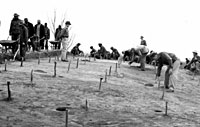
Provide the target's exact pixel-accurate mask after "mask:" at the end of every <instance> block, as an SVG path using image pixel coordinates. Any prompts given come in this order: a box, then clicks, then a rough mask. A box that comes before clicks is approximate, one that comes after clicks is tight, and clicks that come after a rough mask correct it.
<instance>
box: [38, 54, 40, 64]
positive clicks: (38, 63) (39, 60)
mask: <svg viewBox="0 0 200 127" xmlns="http://www.w3.org/2000/svg"><path fill="white" fill-rule="evenodd" d="M38 64H40V54H39V55H38Z"/></svg>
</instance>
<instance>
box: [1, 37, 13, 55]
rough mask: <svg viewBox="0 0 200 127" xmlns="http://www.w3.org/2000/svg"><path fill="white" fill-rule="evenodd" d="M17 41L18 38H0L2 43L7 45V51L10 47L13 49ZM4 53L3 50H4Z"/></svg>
mask: <svg viewBox="0 0 200 127" xmlns="http://www.w3.org/2000/svg"><path fill="white" fill-rule="evenodd" d="M16 43H17V40H0V44H1V45H2V46H4V47H5V50H6V51H5V52H7V50H8V49H12V47H13V45H14V44H16ZM2 53H3V50H2Z"/></svg>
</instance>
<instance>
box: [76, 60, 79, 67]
mask: <svg viewBox="0 0 200 127" xmlns="http://www.w3.org/2000/svg"><path fill="white" fill-rule="evenodd" d="M78 63H79V58H77V63H76V68H78Z"/></svg>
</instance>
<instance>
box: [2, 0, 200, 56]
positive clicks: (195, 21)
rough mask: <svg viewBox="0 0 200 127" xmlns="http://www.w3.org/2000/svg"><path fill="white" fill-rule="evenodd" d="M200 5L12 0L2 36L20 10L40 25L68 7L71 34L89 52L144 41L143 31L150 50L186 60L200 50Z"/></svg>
mask: <svg viewBox="0 0 200 127" xmlns="http://www.w3.org/2000/svg"><path fill="white" fill-rule="evenodd" d="M199 6H200V1H199V0H33V1H32V0H6V1H3V2H2V3H1V8H0V20H1V26H0V39H1V40H3V39H7V37H8V35H9V26H10V21H11V19H12V18H13V14H14V13H18V14H19V15H20V17H19V18H20V19H24V18H28V19H29V21H30V22H32V23H33V24H34V25H35V24H36V22H37V20H38V19H40V20H41V22H42V24H44V23H45V22H47V23H48V24H49V21H48V18H53V12H54V10H56V12H57V23H56V26H58V25H59V24H60V22H61V19H62V16H63V15H64V14H65V13H66V19H67V20H70V22H71V23H72V26H71V27H72V29H71V31H70V34H76V38H75V43H78V42H79V43H81V44H82V45H81V47H80V48H81V49H82V50H83V51H85V52H89V51H90V49H89V47H90V46H91V45H92V46H94V47H95V48H96V49H98V43H102V44H103V45H104V46H105V47H106V49H107V50H110V47H111V46H113V47H116V48H117V49H118V50H119V51H120V52H121V51H123V50H126V49H130V48H132V47H134V46H136V45H139V44H140V36H141V35H142V36H144V39H145V40H146V42H147V45H148V47H149V49H150V50H155V51H157V52H160V51H166V52H172V53H175V54H176V55H177V56H178V57H179V58H181V60H184V59H185V58H186V57H189V58H191V57H192V51H193V50H197V51H199V52H200V39H199V35H200V14H199V13H200V8H199ZM49 25H50V24H49ZM53 39H54V38H53V35H52V34H51V40H53Z"/></svg>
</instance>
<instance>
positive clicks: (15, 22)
mask: <svg viewBox="0 0 200 127" xmlns="http://www.w3.org/2000/svg"><path fill="white" fill-rule="evenodd" d="M20 23H22V20H20V19H19V15H18V14H17V13H15V14H14V18H13V19H12V21H11V24H10V30H9V35H10V36H11V39H12V40H18V39H19V35H20V26H19V24H20ZM17 49H18V44H16V43H15V44H14V45H13V47H12V52H13V53H15V52H16V51H17Z"/></svg>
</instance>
